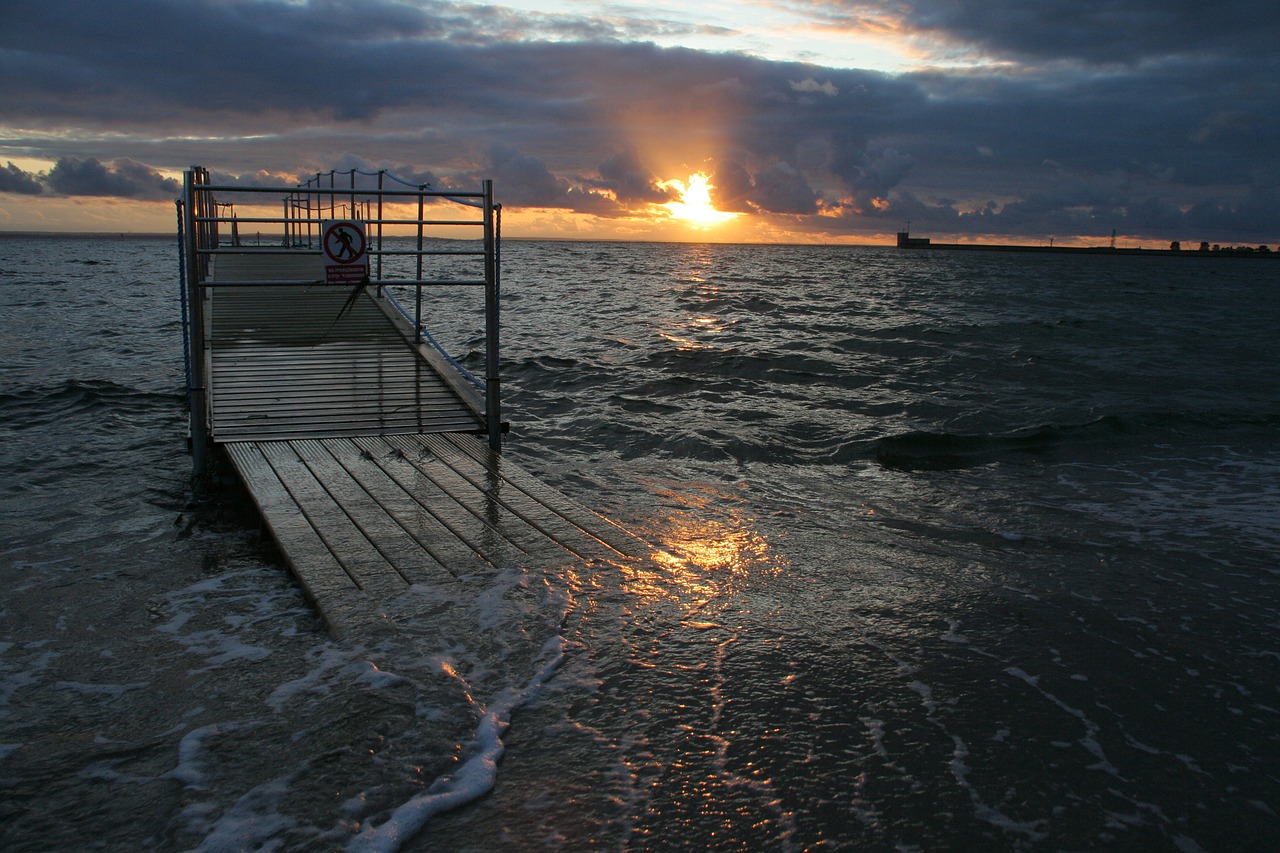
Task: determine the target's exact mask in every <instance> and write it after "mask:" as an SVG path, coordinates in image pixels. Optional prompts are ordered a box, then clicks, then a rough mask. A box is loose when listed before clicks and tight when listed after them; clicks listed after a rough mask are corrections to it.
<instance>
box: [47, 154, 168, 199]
mask: <svg viewBox="0 0 1280 853" xmlns="http://www.w3.org/2000/svg"><path fill="white" fill-rule="evenodd" d="M45 183H47V184H48V185H49V188H50V189H52V190H53V191H54V192H57V193H60V194H62V195H68V196H115V197H118V198H136V199H144V200H150V201H161V200H170V199H173V198H176V197H177V196H178V194H179V193H180V192H181V191H182V188H181V187H180V186H179V184H178V182H177V181H175V180H173V179H172V178H166V177H164V176H163V175H161V174H160V173H159V172H157V171H156V170H155V169H152V168H151V167H150V166H146V165H143V164H142V163H139V162H137V161H135V160H130V159H128V158H121V159H118V160H116V161H115V162H114V163H112V164H111V165H109V166H108V165H106V164H103V163H100V162H98V161H97V160H95V159H93V158H92V157H90V158H89V159H88V160H77V159H76V158H74V157H63V158H62V159H61V160H59V161H58V162H57V164H56V165H54V167H53V169H51V170H50V171H49V174H48V175H47V176H45Z"/></svg>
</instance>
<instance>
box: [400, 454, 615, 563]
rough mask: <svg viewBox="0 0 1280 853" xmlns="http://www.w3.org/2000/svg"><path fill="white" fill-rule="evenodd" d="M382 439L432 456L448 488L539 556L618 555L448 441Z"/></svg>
mask: <svg viewBox="0 0 1280 853" xmlns="http://www.w3.org/2000/svg"><path fill="white" fill-rule="evenodd" d="M384 440H385V441H386V442H387V443H388V444H390V445H392V446H394V447H397V448H399V449H400V450H401V451H402V452H404V453H405V455H406V456H408V457H410V458H419V457H434V458H437V459H439V460H440V461H441V462H443V463H444V465H443V466H442V468H443V470H447V471H448V472H449V473H448V476H447V481H446V482H445V486H446V488H448V489H449V491H450V492H451V493H452V494H455V495H458V496H460V497H459V499H460V500H465V502H466V505H467V507H468V509H469V510H470V511H471V512H473V513H475V514H477V515H481V516H482V517H484V518H485V519H486V520H487V521H488V522H489V523H490V524H493V525H494V526H496V527H498V528H499V529H501V530H502V531H503V532H504V533H505V534H506V535H507V536H508V538H511V539H512V540H513V541H515V542H517V543H518V544H519V545H520V547H521V548H522V549H524V550H525V551H526V552H527V553H528V554H530V555H534V556H536V557H537V558H538V559H544V560H562V559H564V557H565V556H566V554H567V555H569V556H572V557H574V558H576V559H583V560H587V559H594V558H604V559H608V558H611V557H616V556H617V555H616V554H615V553H613V552H612V551H610V550H609V549H607V548H606V547H604V546H603V545H602V544H601V543H600V542H599V541H597V540H595V539H591V538H590V537H587V536H585V535H584V534H583V532H582V531H581V530H579V529H577V528H576V527H573V526H572V525H570V524H568V523H566V522H565V521H564V519H562V518H560V517H559V516H555V515H554V514H552V513H550V512H549V511H547V509H546V508H545V507H543V506H541V505H539V504H537V503H536V502H534V501H531V500H530V499H529V498H528V496H527V495H525V494H524V493H522V492H520V491H519V490H518V489H516V488H515V487H514V486H512V485H511V484H510V483H509V482H508V481H507V480H506V479H505V478H503V477H502V476H500V475H499V474H498V473H497V472H495V471H492V470H489V469H485V468H483V467H482V466H480V465H478V464H477V463H476V462H475V460H474V459H472V458H471V457H469V456H467V455H466V454H463V453H460V452H458V450H457V449H456V448H454V447H452V446H447V445H440V444H432V443H430V442H429V441H428V436H425V435H394V436H387V437H386V438H385V439H384ZM441 451H443V452H441Z"/></svg>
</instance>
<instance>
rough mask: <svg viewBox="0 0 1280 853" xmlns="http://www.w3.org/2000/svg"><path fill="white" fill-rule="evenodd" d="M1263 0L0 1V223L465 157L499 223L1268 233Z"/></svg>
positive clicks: (1199, 236) (663, 235)
mask: <svg viewBox="0 0 1280 853" xmlns="http://www.w3.org/2000/svg"><path fill="white" fill-rule="evenodd" d="M1278 72H1280V15H1277V14H1276V11H1275V7H1274V4H1273V2H1272V0H1219V2H1217V3H1214V4H1205V3H1202V2H1200V0H1195V2H1193V0H765V2H727V0H684V2H677V0H656V2H649V3H644V4H638V3H637V4H630V3H625V2H624V3H607V2H594V0H508V2H505V3H504V2H500V0H499V2H495V3H491V4H490V3H466V2H446V1H445V0H39V2H28V0H0V231H111V232H118V231H133V232H139V231H153V232H165V231H172V230H173V228H174V227H175V226H174V222H175V221H176V219H175V208H174V204H173V200H174V198H175V197H176V196H177V195H178V194H179V191H180V190H179V188H180V184H181V176H182V172H183V170H184V169H186V168H188V167H189V166H191V165H193V164H195V165H201V166H204V167H206V168H208V169H209V170H210V171H211V172H213V173H214V175H215V176H216V179H217V180H218V181H219V182H224V181H225V182H242V183H247V184H263V183H271V182H281V183H285V184H287V185H293V184H295V183H297V182H298V181H299V180H305V178H306V177H308V176H311V175H314V174H316V173H317V172H324V173H327V172H328V171H329V170H331V169H340V170H343V169H350V168H361V169H367V170H376V169H388V170H389V171H390V172H391V173H393V174H395V175H397V176H399V177H401V178H403V179H405V180H409V181H413V182H429V183H431V185H432V186H433V187H435V188H440V189H449V188H464V189H472V188H475V187H477V186H478V183H479V181H480V180H482V179H484V178H491V179H493V181H494V182H495V193H496V196H497V199H498V201H499V202H501V203H502V205H503V208H504V234H505V235H507V236H517V237H518V236H528V237H550V238H570V239H637V240H682V241H726V242H823V243H867V242H871V243H876V242H891V241H892V237H893V234H894V233H895V232H897V231H901V230H903V229H905V228H907V227H910V230H911V231H912V233H913V234H915V235H918V236H929V237H932V238H933V239H935V240H952V241H960V242H1022V243H1041V244H1042V243H1046V242H1049V241H1057V243H1058V244H1060V245H1070V244H1079V245H1105V244H1106V243H1107V242H1108V241H1109V240H1110V239H1111V236H1112V234H1113V233H1114V234H1116V235H1118V239H1117V245H1143V246H1147V247H1163V246H1167V245H1168V244H1169V243H1170V242H1172V241H1175V240H1177V241H1180V242H1182V243H1183V244H1184V245H1185V244H1191V245H1198V244H1199V243H1200V241H1208V242H1210V243H1220V244H1223V245H1253V246H1256V245H1267V244H1270V245H1272V246H1275V245H1276V244H1277V243H1280V73H1278Z"/></svg>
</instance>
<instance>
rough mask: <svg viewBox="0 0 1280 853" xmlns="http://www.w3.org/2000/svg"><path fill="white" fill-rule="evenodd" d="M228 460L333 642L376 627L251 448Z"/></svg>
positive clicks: (235, 450)
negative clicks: (331, 634) (334, 636)
mask: <svg viewBox="0 0 1280 853" xmlns="http://www.w3.org/2000/svg"><path fill="white" fill-rule="evenodd" d="M226 450H227V456H228V458H230V459H231V461H232V463H233V464H234V465H235V467H236V470H237V471H238V472H239V474H240V478H241V480H242V481H243V482H244V483H245V486H246V488H248V490H249V493H250V495H252V497H253V500H254V503H255V504H256V505H257V507H258V512H259V513H260V514H261V515H262V519H263V522H264V523H265V524H266V526H267V529H268V530H269V531H270V533H271V536H272V538H273V539H274V540H275V542H276V545H277V546H279V548H280V552H281V554H283V556H284V559H285V562H286V563H287V564H288V565H289V568H290V570H291V571H292V572H293V575H294V577H295V578H297V580H298V584H299V585H300V586H301V587H302V590H303V592H304V593H305V594H306V596H307V598H308V599H309V600H310V601H311V602H312V604H314V605H315V607H316V609H317V610H318V611H319V613H320V617H321V619H323V620H324V622H325V625H326V626H327V627H328V628H329V630H330V631H331V632H333V633H334V634H335V635H337V636H345V635H347V634H350V633H352V632H356V631H363V630H365V629H366V628H367V627H368V626H369V625H370V624H371V623H376V622H377V621H378V619H377V617H376V616H374V615H373V614H375V613H376V604H375V602H373V601H372V600H371V599H370V598H369V597H368V595H367V594H366V593H364V592H363V591H362V590H361V589H360V588H359V587H358V586H357V585H356V582H355V581H354V580H353V579H352V577H351V576H350V575H349V574H348V573H347V571H346V569H344V568H343V567H342V564H341V563H339V562H338V561H337V559H335V558H334V556H333V554H332V553H331V552H330V551H329V548H328V546H327V545H325V543H324V540H323V539H322V538H321V537H320V535H319V534H318V533H317V532H316V530H315V528H314V527H312V525H311V523H310V522H309V521H308V520H307V518H306V516H304V515H303V514H302V513H301V512H300V510H299V508H298V505H297V504H296V503H295V502H294V501H293V498H292V497H291V496H290V495H289V493H288V491H287V490H286V489H285V488H284V485H283V484H282V483H281V482H280V480H279V478H278V477H276V475H275V471H274V470H273V469H272V467H271V465H270V464H269V463H268V462H267V460H266V458H265V457H263V455H262V452H261V450H260V449H259V448H258V447H257V446H256V445H254V444H240V443H235V444H228V445H226Z"/></svg>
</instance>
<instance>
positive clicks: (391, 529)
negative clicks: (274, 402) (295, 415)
mask: <svg viewBox="0 0 1280 853" xmlns="http://www.w3.org/2000/svg"><path fill="white" fill-rule="evenodd" d="M327 444H328V443H327V442H321V441H319V440H315V439H310V440H300V441H293V442H290V446H291V447H292V448H293V449H294V451H296V452H297V454H298V456H299V458H300V459H301V460H302V461H303V463H304V464H306V466H307V467H308V468H309V469H310V470H311V473H312V474H313V475H314V476H315V478H316V480H317V481H319V482H320V483H322V484H324V486H325V489H326V491H328V492H329V493H330V494H331V495H332V496H333V497H334V499H335V500H336V501H338V502H339V503H340V504H341V505H342V508H343V509H344V510H345V511H346V514H347V516H348V517H349V518H350V519H351V521H352V523H354V524H355V525H356V527H357V528H359V530H360V532H361V533H362V534H363V535H364V537H365V539H367V540H368V541H369V542H370V543H371V544H372V545H373V547H374V548H375V549H376V550H377V551H378V553H379V554H380V555H382V557H383V558H385V560H386V562H387V564H388V566H389V567H390V568H391V570H392V571H394V572H396V573H397V574H398V575H399V576H400V579H401V580H403V581H404V582H405V583H406V584H413V583H420V582H425V581H431V580H439V578H440V575H442V574H444V573H445V569H444V567H443V566H442V565H441V563H440V562H439V561H438V560H437V559H436V558H435V557H434V556H433V555H432V554H431V553H430V552H429V551H428V550H427V549H425V548H424V547H423V546H422V543H420V542H419V541H417V540H416V539H415V538H414V537H412V536H410V535H409V533H407V532H406V530H405V528H404V527H403V526H402V525H401V524H400V523H399V522H398V520H397V519H396V518H395V517H394V516H393V515H392V514H390V513H388V512H387V508H386V507H385V506H384V505H383V504H382V502H381V501H380V500H379V498H378V496H377V495H376V494H374V493H373V492H371V491H370V490H369V489H368V488H367V487H366V486H365V484H364V482H363V480H364V479H365V478H364V477H363V476H362V473H361V472H362V469H365V468H371V467H374V466H372V465H371V464H370V463H369V462H368V461H367V460H363V459H352V460H351V462H352V464H351V465H350V466H347V465H343V464H342V463H341V462H339V460H338V459H337V458H336V457H335V456H334V455H333V454H332V453H330V451H329V449H328V447H327ZM348 458H350V457H348Z"/></svg>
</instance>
